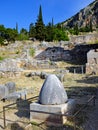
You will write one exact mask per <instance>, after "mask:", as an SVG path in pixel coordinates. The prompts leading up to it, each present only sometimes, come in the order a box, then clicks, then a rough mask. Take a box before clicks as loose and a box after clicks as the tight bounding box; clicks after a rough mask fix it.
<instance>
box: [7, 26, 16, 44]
mask: <svg viewBox="0 0 98 130" xmlns="http://www.w3.org/2000/svg"><path fill="white" fill-rule="evenodd" d="M17 36H18V33H17V31H16V29H11V28H7V29H6V31H5V39H6V40H7V41H8V43H9V42H11V41H15V40H16V39H17Z"/></svg>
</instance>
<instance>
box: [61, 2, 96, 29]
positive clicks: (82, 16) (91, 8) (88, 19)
mask: <svg viewBox="0 0 98 130" xmlns="http://www.w3.org/2000/svg"><path fill="white" fill-rule="evenodd" d="M90 23H92V25H93V27H97V26H98V0H95V1H94V2H93V3H91V4H90V5H88V6H87V7H86V8H84V9H82V10H81V11H80V12H78V13H77V14H76V15H74V16H73V17H71V18H70V19H68V20H67V21H64V22H62V25H63V26H64V27H67V26H68V27H73V26H75V25H76V24H78V26H79V27H85V26H86V25H88V24H90Z"/></svg>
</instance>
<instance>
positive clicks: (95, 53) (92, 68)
mask: <svg viewBox="0 0 98 130" xmlns="http://www.w3.org/2000/svg"><path fill="white" fill-rule="evenodd" d="M86 73H88V74H97V73H98V49H94V50H90V51H89V52H88V53H87V63H86Z"/></svg>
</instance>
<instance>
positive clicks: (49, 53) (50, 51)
mask: <svg viewBox="0 0 98 130" xmlns="http://www.w3.org/2000/svg"><path fill="white" fill-rule="evenodd" d="M35 59H38V60H46V59H48V60H51V61H60V60H71V55H70V51H69V50H64V48H62V47H48V48H47V49H45V50H44V51H42V52H41V53H40V54H39V55H37V56H36V57H35Z"/></svg>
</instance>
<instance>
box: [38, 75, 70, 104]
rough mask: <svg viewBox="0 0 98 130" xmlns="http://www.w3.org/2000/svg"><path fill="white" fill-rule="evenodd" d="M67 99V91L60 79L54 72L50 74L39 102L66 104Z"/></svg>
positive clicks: (42, 89)
mask: <svg viewBox="0 0 98 130" xmlns="http://www.w3.org/2000/svg"><path fill="white" fill-rule="evenodd" d="M67 100H68V97H67V94H66V91H65V89H64V87H63V85H62V83H61V82H60V80H59V79H58V78H57V77H56V75H54V74H52V75H49V76H48V77H47V78H46V80H45V82H44V84H43V86H42V88H41V91H40V94H39V103H40V104H44V105H53V104H54V105H56V104H64V103H65V102H67Z"/></svg>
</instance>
